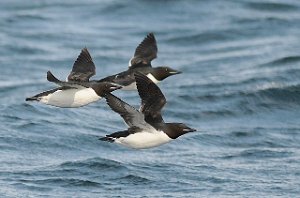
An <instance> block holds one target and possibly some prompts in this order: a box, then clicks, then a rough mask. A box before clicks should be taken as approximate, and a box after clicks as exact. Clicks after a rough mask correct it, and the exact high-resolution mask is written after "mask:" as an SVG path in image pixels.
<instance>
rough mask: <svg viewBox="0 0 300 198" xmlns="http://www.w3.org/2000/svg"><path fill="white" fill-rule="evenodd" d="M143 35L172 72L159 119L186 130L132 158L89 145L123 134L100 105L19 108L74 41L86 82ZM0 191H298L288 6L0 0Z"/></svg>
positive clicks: (299, 7) (298, 100)
mask: <svg viewBox="0 0 300 198" xmlns="http://www.w3.org/2000/svg"><path fill="white" fill-rule="evenodd" d="M149 32H154V34H155V36H156V39H157V43H158V58H157V59H155V60H154V61H153V62H152V65H153V66H161V65H168V66H170V67H172V68H174V69H178V70H181V71H182V72H183V73H182V74H180V75H176V76H172V77H169V78H168V79H166V80H165V81H163V82H162V83H161V84H159V86H160V88H161V90H162V92H163V93H164V94H165V96H166V99H167V101H168V103H167V105H166V106H165V108H164V109H163V117H164V119H165V121H167V122H183V123H186V124H187V125H189V126H191V127H193V128H196V129H197V130H198V131H197V132H195V133H190V134H186V135H184V136H181V137H179V138H178V139H177V140H176V141H172V142H170V143H168V144H165V145H162V146H160V147H156V148H152V149H148V150H134V149H129V148H125V147H122V146H119V145H115V144H110V143H108V142H102V141H99V140H98V138H99V137H101V136H104V135H105V134H109V133H112V132H115V131H118V130H123V129H126V126H125V124H124V123H123V120H122V118H121V117H120V116H119V115H118V114H116V113H115V112H113V111H111V110H110V108H109V107H108V105H107V104H106V103H105V100H100V101H98V102H96V103H93V104H90V105H88V106H85V107H82V108H74V109H64V108H56V107H52V106H47V105H44V104H40V103H35V102H25V98H26V97H29V96H32V95H35V94H37V93H39V92H41V91H45V90H47V89H51V88H54V87H56V85H55V84H52V83H49V82H47V80H46V72H47V71H48V70H51V71H52V72H53V73H54V75H56V76H57V77H59V78H60V79H65V78H66V77H67V76H68V74H69V72H70V70H71V68H72V65H73V62H74V61H75V59H76V58H77V56H78V54H79V53H80V50H81V49H82V48H84V47H87V48H88V49H89V51H90V53H91V55H92V57H93V59H94V62H95V64H96V67H97V74H96V76H94V77H93V79H100V78H103V77H105V76H108V75H111V74H115V73H118V72H121V71H123V70H126V69H127V67H128V61H129V59H130V58H131V57H132V55H133V54H134V50H135V48H136V46H137V45H138V44H139V43H140V42H141V41H142V40H143V38H144V37H145V36H146V35H147V34H148V33H149ZM114 94H116V95H117V96H118V97H120V98H122V99H123V100H124V101H126V102H128V103H130V104H132V105H134V106H135V107H138V106H139V104H140V98H139V96H138V94H137V92H129V91H127V92H126V91H116V92H114ZM0 197H1V198H2V197H3V198H6V197H12V198H15V197H51V198H52V197H122V198H123V197H125V198H127V197H129V198H132V197H134V198H138V197H145V198H147V197H153V198H154V197H168V198H169V197H177V198H181V197H300V1H297V0H287V1H279V0H241V1H237V0H227V1H223V0H216V1H209V0H204V1H196V0H194V1H193V0H190V1H179V0H174V1H171V0H164V1H158V0H157V1H146V0H140V1H138V0H135V1H134V0H131V1H122V0H112V1H110V0H103V1H95V0H87V1H80V0H74V1H60V0H31V1H23V0H1V1H0Z"/></svg>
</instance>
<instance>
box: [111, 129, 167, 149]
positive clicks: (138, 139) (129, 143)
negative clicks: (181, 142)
mask: <svg viewBox="0 0 300 198" xmlns="http://www.w3.org/2000/svg"><path fill="white" fill-rule="evenodd" d="M171 140H172V139H171V138H169V136H167V134H165V133H164V132H162V131H158V132H155V133H149V132H138V133H134V134H131V135H129V136H127V137H121V138H118V139H116V140H115V142H116V143H118V144H122V145H124V146H126V147H130V148H135V149H145V148H151V147H156V146H159V145H162V144H165V143H167V142H169V141H171Z"/></svg>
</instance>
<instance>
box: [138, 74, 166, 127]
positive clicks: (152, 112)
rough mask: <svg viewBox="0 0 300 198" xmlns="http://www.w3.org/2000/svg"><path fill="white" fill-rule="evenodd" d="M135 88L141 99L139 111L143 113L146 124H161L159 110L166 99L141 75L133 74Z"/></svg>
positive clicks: (151, 82) (150, 81)
mask: <svg viewBox="0 0 300 198" xmlns="http://www.w3.org/2000/svg"><path fill="white" fill-rule="evenodd" d="M135 80H136V86H137V89H138V92H139V95H140V97H141V99H142V104H141V109H140V111H141V112H142V113H144V115H145V120H146V122H149V123H159V122H163V118H162V116H161V109H162V108H163V107H164V105H165V104H166V98H165V96H164V95H163V93H162V92H161V90H160V89H159V87H158V86H157V85H156V84H155V83H153V81H152V80H150V79H149V78H148V77H147V76H145V75H144V74H142V73H135Z"/></svg>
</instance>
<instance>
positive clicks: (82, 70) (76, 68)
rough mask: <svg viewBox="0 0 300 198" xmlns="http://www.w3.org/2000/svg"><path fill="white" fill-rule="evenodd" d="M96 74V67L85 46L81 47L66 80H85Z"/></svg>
mask: <svg viewBox="0 0 300 198" xmlns="http://www.w3.org/2000/svg"><path fill="white" fill-rule="evenodd" d="M95 74H96V67H95V64H94V62H93V60H92V57H91V55H90V53H89V51H88V49H87V48H83V49H82V50H81V53H80V54H79V56H78V57H77V60H76V61H75V63H74V64H73V68H72V71H71V73H70V74H69V76H68V81H80V82H87V81H89V79H90V77H91V76H93V75H95Z"/></svg>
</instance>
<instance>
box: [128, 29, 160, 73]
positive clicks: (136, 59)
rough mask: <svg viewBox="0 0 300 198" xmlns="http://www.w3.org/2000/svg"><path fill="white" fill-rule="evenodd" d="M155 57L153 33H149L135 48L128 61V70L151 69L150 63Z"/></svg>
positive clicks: (155, 48)
mask: <svg viewBox="0 0 300 198" xmlns="http://www.w3.org/2000/svg"><path fill="white" fill-rule="evenodd" d="M156 57H157V45H156V40H155V37H154V34H153V33H149V34H148V35H147V36H146V37H145V38H144V40H143V41H142V42H141V43H140V44H139V45H138V46H137V48H136V50H135V53H134V56H133V58H132V59H131V60H130V64H131V65H130V66H129V68H130V69H133V68H136V67H145V66H148V67H151V61H152V60H153V59H155V58H156Z"/></svg>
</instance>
